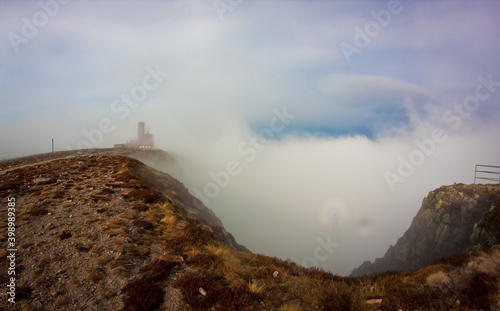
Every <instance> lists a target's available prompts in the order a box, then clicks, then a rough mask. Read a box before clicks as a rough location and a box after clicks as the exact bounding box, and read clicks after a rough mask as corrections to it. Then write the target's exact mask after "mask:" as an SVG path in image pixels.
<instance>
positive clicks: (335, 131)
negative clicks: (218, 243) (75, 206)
mask: <svg viewBox="0 0 500 311" xmlns="http://www.w3.org/2000/svg"><path fill="white" fill-rule="evenodd" d="M498 38H500V3H498V2H495V1H284V0H283V1H250V0H214V1H189V0H183V1H134V0H130V1H97V0H96V1H63V0H41V1H1V2H0V94H1V95H0V159H7V158H14V157H18V156H23V155H30V154H36V153H44V152H49V151H51V140H52V138H53V139H54V142H55V149H56V150H67V149H77V148H78V149H81V148H89V147H111V146H113V144H115V143H124V142H126V141H127V140H129V139H134V138H135V137H136V135H137V123H138V122H139V121H144V122H145V123H146V126H148V127H149V131H150V132H151V133H153V134H154V137H155V143H156V145H157V147H159V148H161V149H163V150H165V151H167V152H171V153H174V154H176V155H178V157H179V159H180V162H181V164H182V165H183V173H182V174H180V175H178V176H175V177H177V178H179V179H180V180H181V181H182V182H183V183H184V184H185V185H186V187H188V189H189V190H190V191H191V193H193V194H195V195H196V196H197V197H198V198H200V199H201V200H202V201H204V203H205V204H206V205H207V206H208V207H209V208H210V209H212V210H213V211H214V212H215V213H216V215H217V216H218V217H219V218H221V220H222V222H223V223H224V226H225V227H226V229H227V230H228V231H230V232H232V233H233V234H234V235H235V237H236V239H237V241H238V242H239V243H241V244H243V245H245V246H247V247H248V248H249V249H251V250H252V251H254V252H256V253H262V254H266V255H270V256H277V257H279V258H282V259H291V260H293V261H295V262H297V263H299V264H303V265H305V266H318V267H321V268H323V269H325V270H328V271H331V272H333V273H337V274H340V275H348V274H349V273H350V272H351V270H352V269H353V268H355V267H357V266H358V265H360V264H361V263H362V262H363V261H365V260H374V259H375V258H376V257H381V256H383V255H384V253H385V251H386V250H387V248H388V247H389V246H390V245H394V244H395V243H396V241H397V239H398V238H399V237H400V236H402V234H403V233H404V232H405V231H406V229H407V228H408V227H409V225H410V223H411V220H412V218H413V217H414V216H415V215H416V213H417V211H418V210H419V208H420V206H421V203H422V199H423V198H424V197H425V196H426V195H427V194H428V192H429V191H432V190H433V189H435V188H437V187H440V186H441V185H451V184H453V183H467V184H468V183H473V180H474V165H475V164H491V165H500V159H499V158H498V154H500V144H499V140H498V133H499V129H500V122H499V120H500V108H499V107H500V106H499V105H498V102H499V100H500V63H499V62H498V55H500V40H499V39H498Z"/></svg>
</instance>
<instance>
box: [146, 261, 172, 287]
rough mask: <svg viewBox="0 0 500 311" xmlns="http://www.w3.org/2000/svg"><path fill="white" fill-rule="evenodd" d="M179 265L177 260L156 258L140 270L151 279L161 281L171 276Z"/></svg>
mask: <svg viewBox="0 0 500 311" xmlns="http://www.w3.org/2000/svg"><path fill="white" fill-rule="evenodd" d="M177 265H178V263H176V262H169V261H165V260H161V259H156V260H155V261H153V262H151V263H149V264H147V265H145V266H144V267H142V268H141V270H140V272H141V273H144V274H145V275H146V276H147V277H148V279H149V280H151V281H154V282H161V281H164V280H165V279H167V278H168V277H169V275H170V273H171V272H172V270H173V269H174V268H175V267H176V266H177Z"/></svg>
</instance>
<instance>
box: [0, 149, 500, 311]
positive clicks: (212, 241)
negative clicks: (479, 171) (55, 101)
mask: <svg viewBox="0 0 500 311" xmlns="http://www.w3.org/2000/svg"><path fill="white" fill-rule="evenodd" d="M123 152H130V154H128V155H129V156H134V157H138V158H139V157H140V158H142V159H144V161H152V162H156V164H161V163H163V162H169V161H171V157H170V155H169V154H167V153H165V152H163V151H161V150H148V151H145V150H116V149H92V150H82V151H72V152H61V153H55V154H44V155H37V156H31V157H24V158H21V159H15V160H10V161H6V162H2V163H0V201H1V204H0V215H2V216H1V217H2V218H0V244H1V245H2V248H1V249H0V271H3V272H0V286H1V287H2V288H4V290H2V291H1V292H0V310H23V311H24V310H44V311H45V310H48V311H51V310H136V311H139V310H141V311H143V310H172V311H174V310H181V311H184V310H186V311H187V310H224V311H226V310H280V311H286V310H288V311H290V310H399V309H403V310H415V309H419V310H422V309H425V308H427V309H437V308H440V309H442V310H451V309H455V310H462V309H463V310H469V309H485V310H487V309H491V308H497V307H499V306H500V305H499V303H498V301H499V299H498V296H497V295H498V294H497V291H498V279H499V278H498V274H499V269H498V265H496V266H495V264H496V263H498V262H500V247H498V246H493V247H491V248H490V249H489V250H488V251H487V252H480V253H476V254H474V255H463V256H461V257H459V258H448V259H447V260H445V261H443V262H441V263H440V264H438V265H434V266H429V267H426V268H424V269H421V270H418V271H415V272H401V273H390V274H385V275H376V276H373V277H362V278H357V277H356V278H343V277H339V276H336V275H332V274H331V273H327V272H325V271H322V270H318V269H306V268H303V267H301V266H299V265H297V264H295V263H293V262H290V261H283V260H280V259H277V258H272V257H268V256H263V255H258V254H252V253H250V252H249V251H248V250H247V249H246V248H245V247H243V246H241V245H239V244H238V243H237V242H236V241H235V239H234V238H233V237H232V235H231V234H230V233H228V232H226V231H225V230H224V227H223V225H222V223H221V222H220V220H219V219H218V218H217V217H216V215H214V214H213V213H212V212H211V211H210V210H209V209H208V208H206V207H205V206H203V205H202V203H201V202H200V201H198V200H197V199H196V198H194V197H192V196H191V195H190V194H189V192H188V191H187V190H186V188H185V187H184V186H183V185H182V184H181V183H180V182H179V181H177V180H175V179H174V178H172V177H171V176H170V175H168V174H165V173H161V172H159V171H157V170H155V169H153V168H151V167H149V166H147V165H145V164H144V163H142V162H139V161H138V160H136V159H133V158H130V157H128V156H123V155H121V153H123ZM138 153H140V154H138ZM162 159H163V160H162ZM9 205H10V207H9ZM9 208H10V210H8V209H9ZM8 212H11V214H10V215H9V214H8ZM493 216H494V217H496V215H493ZM493 216H492V217H493ZM14 218H15V219H14ZM491 219H493V218H488V219H485V221H492V220H491ZM450 220H451V216H450ZM480 227H481V226H480V225H479V224H478V225H477V226H476V228H480ZM12 228H15V230H13V229H12ZM478 230H479V229H475V231H474V232H476V233H475V234H473V236H474V237H476V236H477V238H478V241H482V240H484V239H487V236H488V235H489V234H490V233H489V231H487V230H485V231H481V230H479V231H478ZM9 232H10V238H12V237H13V236H14V237H15V240H8V238H9ZM12 232H14V235H13V234H12ZM12 248H15V249H17V251H12V250H11V249H12ZM12 258H14V259H12ZM9 269H10V270H9ZM12 270H13V271H15V274H12V275H9V274H8V273H9V272H8V271H12ZM13 277H14V278H15V279H14V280H12V278H13ZM9 299H10V300H11V301H15V303H12V302H11V301H9ZM457 301H458V302H457Z"/></svg>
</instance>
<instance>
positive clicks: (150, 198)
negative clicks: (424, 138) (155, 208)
mask: <svg viewBox="0 0 500 311" xmlns="http://www.w3.org/2000/svg"><path fill="white" fill-rule="evenodd" d="M159 196H160V193H159V192H158V191H157V190H154V189H133V190H130V191H129V192H128V193H127V194H125V195H124V197H125V198H126V199H127V200H129V201H143V202H144V203H156V202H158V200H159Z"/></svg>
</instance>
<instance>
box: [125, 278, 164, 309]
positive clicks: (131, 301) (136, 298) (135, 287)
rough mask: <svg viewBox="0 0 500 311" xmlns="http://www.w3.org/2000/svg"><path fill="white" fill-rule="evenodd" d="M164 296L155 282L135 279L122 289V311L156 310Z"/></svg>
mask: <svg viewBox="0 0 500 311" xmlns="http://www.w3.org/2000/svg"><path fill="white" fill-rule="evenodd" d="M164 295H165V292H164V291H163V289H162V288H161V286H159V285H158V284H157V283H156V282H153V281H151V280H149V279H146V278H140V279H135V280H133V281H131V282H129V283H128V284H127V285H125V287H124V288H123V289H122V300H123V305H124V306H125V307H124V308H123V310H134V311H149V310H156V309H158V308H159V307H160V306H161V305H162V304H163V300H164Z"/></svg>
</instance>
